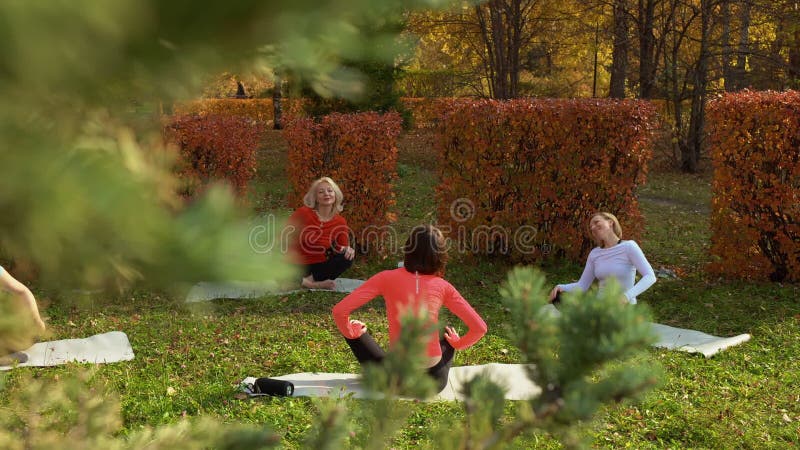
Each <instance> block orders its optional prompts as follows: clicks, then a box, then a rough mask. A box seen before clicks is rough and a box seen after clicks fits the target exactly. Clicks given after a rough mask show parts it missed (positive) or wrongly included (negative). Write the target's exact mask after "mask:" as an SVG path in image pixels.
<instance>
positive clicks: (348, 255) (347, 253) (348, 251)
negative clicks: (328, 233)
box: [342, 246, 356, 261]
mask: <svg viewBox="0 0 800 450" xmlns="http://www.w3.org/2000/svg"><path fill="white" fill-rule="evenodd" d="M342 254H343V255H344V259H346V260H348V261H352V260H353V258H355V257H356V249H354V248H353V247H349V246H348V247H345V248H344V249H342Z"/></svg>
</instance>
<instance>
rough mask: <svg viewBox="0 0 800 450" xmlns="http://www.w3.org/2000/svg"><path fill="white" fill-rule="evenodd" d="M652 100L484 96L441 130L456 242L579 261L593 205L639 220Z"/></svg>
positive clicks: (443, 205)
mask: <svg viewBox="0 0 800 450" xmlns="http://www.w3.org/2000/svg"><path fill="white" fill-rule="evenodd" d="M655 121H656V115H655V113H654V108H653V106H652V105H650V104H649V103H648V102H644V101H635V100H621V101H617V100H595V99H575V100H568V99H543V100H529V99H524V100H522V99H520V100H512V101H507V102H501V101H493V100H478V101H471V102H468V103H464V104H461V105H460V106H459V107H457V108H456V109H454V110H453V111H451V112H450V113H448V114H447V115H446V116H445V117H444V119H443V120H442V122H441V125H440V126H439V127H438V129H437V136H436V147H437V150H438V152H439V154H440V168H439V175H440V180H441V184H440V185H439V186H438V188H437V196H438V218H439V223H440V225H441V226H442V227H443V228H444V231H446V232H447V233H448V235H449V237H450V239H451V242H452V243H453V245H454V246H456V247H457V251H460V252H465V253H478V254H494V255H498V254H500V255H506V256H507V257H509V258H511V259H512V260H515V261H525V262H531V261H537V260H541V259H543V258H547V257H552V256H555V257H562V256H563V257H567V258H569V259H571V260H574V261H582V260H583V258H585V256H586V254H587V253H588V250H589V249H590V248H591V247H592V246H593V244H592V242H591V241H590V239H589V238H588V236H587V225H588V219H589V218H590V216H591V214H592V213H593V212H597V211H608V212H611V213H613V214H615V215H617V217H618V218H619V219H620V222H621V223H622V225H623V231H624V233H623V235H624V237H625V238H626V239H637V238H638V237H639V236H640V233H641V231H642V229H643V219H642V214H641V212H640V211H639V204H638V201H637V198H636V193H635V190H636V187H637V186H639V185H641V184H642V183H644V181H645V176H646V173H647V161H648V159H649V158H650V156H651V154H652V149H651V146H652V130H653V129H654V127H655V124H656V122H655Z"/></svg>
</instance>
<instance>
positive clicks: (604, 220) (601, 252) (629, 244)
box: [550, 212, 656, 305]
mask: <svg viewBox="0 0 800 450" xmlns="http://www.w3.org/2000/svg"><path fill="white" fill-rule="evenodd" d="M589 234H590V235H591V236H592V238H593V239H594V241H595V243H596V244H597V247H595V248H593V249H592V251H591V252H589V257H588V258H587V259H586V267H585V268H584V269H583V274H582V275H581V278H580V280H578V281H577V282H575V283H569V284H559V285H556V287H554V288H553V290H552V291H550V301H551V302H552V301H553V300H555V299H556V297H557V296H558V294H559V293H561V292H563V291H572V290H576V289H578V290H581V291H586V290H588V289H589V287H590V286H591V285H592V282H594V280H595V279H597V280H599V281H600V289H601V290H602V289H603V287H604V286H605V284H606V282H607V281H608V279H609V278H615V279H616V280H617V282H618V283H619V285H620V286H621V287H622V289H623V293H624V295H625V300H626V301H627V302H628V303H630V304H632V305H635V304H636V296H638V295H639V294H641V293H642V292H644V291H646V290H647V289H648V288H649V287H650V286H652V285H653V283H655V282H656V275H655V273H654V272H653V268H652V267H651V266H650V263H649V262H647V258H645V256H644V253H642V249H640V248H639V245H637V244H636V242H634V241H623V240H622V239H621V237H622V227H621V226H620V225H619V221H618V220H617V218H616V217H614V215H613V214H610V213H607V212H601V213H597V214H595V215H593V216H592V220H591V221H590V222H589ZM637 271H638V272H639V274H641V276H642V277H641V278H640V279H639V281H638V282H635V280H636V272H637Z"/></svg>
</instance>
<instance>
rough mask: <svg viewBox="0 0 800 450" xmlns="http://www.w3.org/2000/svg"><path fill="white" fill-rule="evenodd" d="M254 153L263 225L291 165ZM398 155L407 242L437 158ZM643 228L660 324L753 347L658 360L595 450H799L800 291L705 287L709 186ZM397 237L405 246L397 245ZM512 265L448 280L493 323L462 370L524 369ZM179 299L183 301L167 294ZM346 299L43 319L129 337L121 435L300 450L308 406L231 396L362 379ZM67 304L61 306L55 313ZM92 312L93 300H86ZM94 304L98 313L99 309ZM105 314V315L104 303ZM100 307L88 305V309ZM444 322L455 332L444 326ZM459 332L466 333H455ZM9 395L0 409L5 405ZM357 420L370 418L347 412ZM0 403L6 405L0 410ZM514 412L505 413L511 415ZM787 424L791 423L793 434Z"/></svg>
mask: <svg viewBox="0 0 800 450" xmlns="http://www.w3.org/2000/svg"><path fill="white" fill-rule="evenodd" d="M269 142H270V143H268V144H265V148H263V149H261V150H260V153H259V154H260V155H261V158H262V160H261V161H260V164H259V173H258V174H257V177H256V179H255V180H254V182H253V192H254V194H253V199H254V202H253V207H254V209H255V210H257V211H259V212H268V211H270V210H273V209H278V210H281V211H282V212H285V211H288V210H290V209H291V206H292V205H287V204H286V195H285V194H286V192H287V189H288V184H287V182H286V178H285V171H284V169H283V167H284V165H285V161H286V160H285V154H284V153H283V150H282V149H283V147H281V146H280V140H279V139H277V138H275V136H272V138H271V139H270V141H269ZM404 145H406V147H402V148H401V154H400V159H399V161H400V163H399V167H398V171H399V175H400V176H399V179H398V180H397V183H396V191H397V193H398V197H397V205H396V208H397V213H398V217H399V220H398V222H397V224H396V226H397V227H398V230H406V231H405V232H407V229H408V228H410V227H411V226H413V225H416V224H418V223H428V222H431V221H432V220H434V216H435V202H434V186H435V184H436V183H437V180H436V175H435V173H436V172H435V167H433V166H432V165H431V162H432V161H434V159H433V158H432V157H431V155H430V153H429V152H430V149H429V147H426V146H427V145H428V144H427V143H426V142H425V140H424V139H423V138H420V139H418V140H416V141H413V142H412V143H410V144H409V143H408V142H406V143H405V144H404ZM639 195H640V204H641V207H642V210H643V212H644V215H645V219H646V230H645V233H644V236H643V239H642V248H643V249H644V251H645V253H646V255H647V256H648V258H649V259H650V261H651V263H652V264H653V266H654V267H656V268H659V267H662V266H663V267H664V268H670V269H672V270H674V271H676V272H677V273H678V274H679V275H680V277H681V278H679V279H661V280H659V282H658V283H656V285H655V286H653V287H652V288H651V289H650V290H649V291H648V292H647V293H646V294H644V295H642V296H640V298H639V300H640V301H641V302H643V303H647V304H648V305H650V307H651V308H652V310H653V314H654V317H655V320H656V321H658V322H660V323H665V324H669V325H672V326H678V327H685V328H693V329H697V330H701V331H704V332H708V333H712V334H717V335H732V334H739V333H745V332H746V333H750V334H752V336H753V338H752V340H751V341H750V342H748V343H746V344H743V345H740V346H738V347H735V348H732V349H728V350H726V351H724V352H722V353H720V354H718V355H716V356H715V357H713V358H711V359H704V358H702V357H700V356H696V355H691V354H687V353H681V352H672V351H664V350H657V349H653V350H652V351H650V352H649V354H650V356H651V357H652V358H654V359H656V360H658V361H659V362H660V363H661V364H662V365H663V366H664V380H663V385H662V387H660V388H659V389H657V390H655V391H653V392H652V393H650V394H648V395H647V396H646V397H645V399H644V400H643V402H641V403H640V404H638V405H621V406H616V407H611V408H608V409H607V410H606V411H605V412H604V414H603V415H601V416H600V417H599V418H598V420H597V421H596V423H595V424H594V428H593V429H594V430H595V431H594V432H593V441H594V445H596V446H598V447H610V448H617V447H630V448H666V447H671V448H791V447H792V445H795V446H796V443H797V442H800V425H799V424H800V406H798V405H800V393H798V390H797V387H796V386H798V385H800V376H798V373H800V371H798V370H797V369H796V367H795V366H796V360H797V357H798V355H799V354H800V304H799V303H798V298H800V289H798V286H796V285H780V284H745V283H739V282H727V281H723V280H717V279H710V278H709V277H707V276H705V275H704V274H703V272H702V267H703V265H704V264H705V262H706V261H707V256H706V251H707V248H708V240H709V237H710V236H709V231H708V204H709V199H710V189H709V183H708V177H707V176H704V177H696V176H687V175H680V174H674V173H666V174H660V173H652V174H651V175H650V181H649V183H648V184H647V185H646V186H644V187H643V188H642V189H641V190H640V192H639ZM403 238H404V235H403ZM398 257H399V255H389V256H388V257H386V258H377V257H375V258H360V259H359V260H358V261H357V262H356V265H355V266H354V268H353V269H352V271H351V272H350V276H353V277H360V278H363V277H367V276H369V275H370V274H372V273H375V272H377V271H378V270H382V269H387V268H391V267H396V263H397V258H398ZM508 269H509V266H508V265H507V264H505V263H503V262H501V261H486V260H480V259H475V258H454V260H453V261H452V262H451V264H450V265H449V266H448V271H447V278H448V279H449V280H450V281H451V282H452V283H453V284H454V285H455V286H456V287H458V289H459V290H460V291H461V292H462V294H464V296H465V297H466V298H467V299H468V300H469V301H470V302H471V303H472V304H473V305H474V306H475V307H476V309H477V310H478V311H479V312H480V313H481V315H482V316H483V317H484V318H485V319H486V321H487V323H488V324H489V333H488V334H487V336H486V337H485V338H484V339H483V340H482V341H481V342H480V343H478V344H477V345H476V346H474V347H472V348H470V349H468V350H467V351H464V352H459V353H458V354H457V357H456V364H458V365H467V364H483V363H489V362H507V363H513V362H517V358H518V352H517V351H516V350H515V349H514V348H513V347H512V346H511V345H510V343H509V341H508V339H507V338H506V337H505V334H504V332H503V326H504V323H505V322H506V321H507V314H508V313H507V312H506V311H505V310H504V308H503V307H502V306H501V305H500V302H499V295H498V293H497V288H498V285H499V283H500V282H501V281H502V280H503V279H504V278H505V274H506V272H507V270H508ZM581 269H582V267H580V265H576V264H568V263H565V264H556V265H554V266H552V267H545V268H544V270H545V272H546V274H547V276H548V280H549V281H551V282H553V283H555V282H560V281H570V280H571V279H574V278H577V277H578V276H579V275H580V271H581ZM174 295H177V294H174ZM339 299H341V295H340V294H333V293H318V292H304V293H299V294H293V295H289V296H272V297H265V298H262V299H256V300H229V301H216V302H211V303H207V304H202V305H197V306H193V307H188V306H185V305H181V302H180V298H171V297H169V296H168V295H166V294H159V293H155V292H135V293H133V294H126V295H124V296H121V298H119V299H103V300H104V301H103V302H102V303H103V306H102V307H99V306H96V307H91V306H89V307H88V308H85V309H77V308H69V307H65V306H62V305H64V304H68V303H70V302H66V301H56V302H54V304H53V305H52V306H50V307H49V308H47V309H46V311H45V314H46V315H48V316H49V323H50V324H51V326H52V329H53V331H54V337H55V338H69V337H85V336H88V335H92V334H96V333H102V332H106V331H110V330H122V331H124V332H126V333H127V334H128V336H129V338H130V340H131V343H132V345H133V348H134V351H135V353H136V359H134V360H133V361H130V362H125V363H117V364H108V365H99V366H97V367H96V370H97V372H96V374H95V378H96V379H97V380H101V381H102V382H104V383H108V384H109V385H111V386H112V388H113V389H114V390H116V391H117V392H119V394H120V397H121V402H122V408H123V418H124V421H125V430H123V432H128V431H130V430H135V429H138V428H139V427H141V426H144V425H155V424H160V423H171V422H176V421H179V420H182V418H183V417H191V416H211V417H216V418H219V419H220V420H222V421H226V422H234V421H242V422H249V423H259V424H266V425H268V426H270V427H272V428H273V429H274V430H275V431H277V432H278V433H280V434H281V435H282V436H283V444H284V446H285V447H286V448H297V447H298V446H300V444H301V442H302V438H303V435H304V433H305V432H306V430H307V429H308V428H309V426H310V424H311V422H312V421H313V420H314V414H315V407H314V406H313V404H312V402H311V401H310V400H309V399H306V398H290V399H287V398H267V399H258V400H254V401H250V400H238V399H236V397H235V393H236V390H235V385H236V383H237V382H238V381H239V380H241V379H242V378H244V377H246V376H275V375H283V374H288V373H294V372H304V371H327V372H356V371H358V366H357V364H356V363H355V361H354V360H353V358H352V357H351V355H350V352H349V350H348V348H347V346H346V345H345V343H344V342H343V340H342V339H341V337H340V335H339V333H338V331H337V330H336V328H335V326H334V324H333V321H332V319H331V316H330V309H331V307H332V306H333V305H334V304H335V303H336V302H337V301H338V300H339ZM62 300H68V299H62ZM90 300H91V299H90ZM97 300H100V299H97ZM96 303H97V304H99V301H98V302H96ZM89 305H91V301H90V302H89ZM357 314H358V317H359V318H360V319H362V320H364V321H366V322H367V323H369V324H370V328H371V331H372V332H373V334H374V335H375V336H376V338H377V339H378V341H379V342H384V343H385V342H386V341H387V340H388V336H387V329H386V327H387V325H386V323H385V320H384V319H383V317H384V314H385V313H384V310H383V305H382V302H381V301H380V300H376V301H374V302H372V303H370V304H369V305H368V306H367V307H365V308H362V309H361V310H359V311H358V312H357ZM445 317H449V316H447V315H445ZM451 320H452V323H453V324H455V325H459V326H460V324H459V322H458V321H457V320H456V319H452V318H451ZM71 370H73V368H72V367H63V366H62V367H56V368H46V369H39V368H29V369H17V370H14V371H12V372H11V373H10V376H9V380H8V381H9V386H10V389H12V390H14V389H19V388H20V386H19V385H18V384H19V380H20V379H21V378H20V377H21V375H22V374H23V373H26V372H30V373H34V374H36V376H38V377H42V378H45V379H50V380H53V382H57V378H58V377H59V376H60V375H61V374H64V373H66V372H67V371H71ZM6 395H7V392H4V393H2V394H0V396H2V397H0V402H1V401H2V400H4V399H5V398H6V397H5V396H6ZM347 403H348V404H349V405H350V406H351V407H352V408H353V409H357V407H358V406H359V405H360V404H361V403H360V402H359V401H355V400H349V401H347ZM0 404H2V403H0ZM398 407H399V408H408V409H409V410H410V415H409V419H408V422H407V424H406V425H407V426H406V427H405V428H404V430H403V431H402V432H401V434H400V435H399V436H397V438H396V439H395V441H394V442H393V443H392V445H393V446H394V447H397V448H411V447H425V446H426V444H428V445H429V444H430V434H429V433H430V430H431V428H432V426H433V425H434V424H444V423H447V421H448V420H460V419H462V418H463V414H464V413H463V407H462V405H460V404H457V403H407V402H401V403H399V404H398ZM515 409H516V405H515V404H513V403H508V404H507V407H506V410H507V412H508V413H509V414H511V413H513V411H514V410H515ZM787 419H788V420H787ZM514 444H515V446H517V447H520V448H531V447H533V446H537V447H538V448H557V447H558V444H557V443H556V442H555V441H554V440H553V439H551V438H549V437H544V436H540V435H526V436H523V437H520V438H518V439H517V440H516V441H515V442H514Z"/></svg>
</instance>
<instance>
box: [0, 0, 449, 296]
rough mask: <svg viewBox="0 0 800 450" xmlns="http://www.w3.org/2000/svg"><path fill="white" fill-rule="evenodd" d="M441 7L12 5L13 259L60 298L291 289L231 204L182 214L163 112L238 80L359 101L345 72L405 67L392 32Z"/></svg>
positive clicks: (2, 25) (5, 121)
mask: <svg viewBox="0 0 800 450" xmlns="http://www.w3.org/2000/svg"><path fill="white" fill-rule="evenodd" d="M441 3H444V2H443V1H437V0H427V1H426V0H390V1H382V2H373V1H370V0H349V1H334V0H330V1H310V0H293V1H288V0H274V1H262V0H259V1H255V0H234V1H229V2H224V3H219V2H210V1H200V2H197V1H192V2H189V1H185V0H180V1H170V2H163V1H158V0H114V1H110V0H103V1H95V0H79V1H64V0H59V1H51V2H46V3H40V2H27V1H21V0H11V1H7V2H2V3H0V98H1V99H2V101H3V103H4V105H3V108H0V211H2V214H0V257H2V258H4V259H5V260H6V261H7V262H8V260H12V261H17V262H24V263H26V264H27V265H30V266H32V267H34V268H35V271H36V273H37V274H38V276H39V281H40V284H41V285H43V286H44V285H47V286H51V287H56V288H58V289H65V288H76V287H79V288H87V287H108V286H114V287H126V286H129V285H131V284H132V283H138V282H141V281H146V282H147V283H149V284H152V285H156V286H170V285H173V284H174V283H176V282H189V283H190V282H194V281H197V280H203V279H205V280H219V279H239V280H262V279H265V278H276V277H279V276H282V275H286V273H287V270H285V269H281V267H282V265H281V263H280V258H279V256H280V255H277V254H275V253H276V252H272V253H270V254H263V253H256V252H254V251H252V249H250V248H249V242H248V230H247V224H246V223H245V222H242V221H241V220H239V219H237V208H236V205H235V204H234V203H233V202H232V201H231V200H230V195H229V193H225V192H223V191H222V190H212V191H211V192H210V193H209V195H208V197H207V198H205V199H202V200H200V201H198V202H196V203H195V204H193V205H191V206H190V207H189V208H188V209H183V208H181V207H180V205H178V204H177V203H176V199H175V198H174V194H173V192H174V180H173V179H172V175H171V174H170V164H171V162H172V161H173V158H174V155H173V151H172V150H171V149H168V148H165V147H164V145H163V144H162V138H161V135H160V126H161V124H160V111H161V108H162V107H161V105H162V104H164V103H167V104H171V102H172V101H173V100H175V99H179V98H187V97H192V96H198V94H199V92H200V83H201V82H202V80H204V79H207V78H208V76H209V75H210V74H215V73H219V72H221V71H223V70H235V69H236V68H246V69H247V70H255V69H257V70H262V71H263V72H264V73H271V71H272V69H273V68H275V67H281V68H283V69H285V70H291V71H292V73H294V74H297V75H298V76H300V77H302V79H304V80H308V83H309V84H310V85H311V86H312V87H313V88H314V89H315V90H316V91H317V92H318V93H320V94H321V95H326V96H332V95H345V96H346V95H348V94H350V95H352V94H353V93H355V92H358V91H359V90H361V87H360V86H361V84H360V80H361V78H360V75H359V74H358V73H357V71H355V70H353V69H352V68H350V67H347V66H345V65H344V64H342V61H343V60H350V61H352V60H372V61H376V62H383V63H386V62H387V61H391V60H392V59H393V58H394V57H395V55H396V54H397V52H398V51H399V50H398V48H399V46H401V44H400V43H399V42H398V41H397V40H396V39H395V37H396V33H397V32H398V29H397V27H392V26H381V25H380V24H381V23H382V22H383V21H386V20H388V19H387V18H392V17H395V18H396V17H398V16H399V15H400V14H401V13H402V11H405V10H406V9H408V8H416V7H433V6H437V5H439V4H441ZM365 23H368V24H372V25H374V29H372V30H371V31H370V36H369V39H366V38H365V36H364V35H363V33H362V31H363V30H362V28H363V27H360V26H359V25H360V24H365ZM375 29H377V30H384V31H383V32H380V33H377V32H375V31H374V30H375ZM378 43H379V44H380V45H378Z"/></svg>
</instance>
